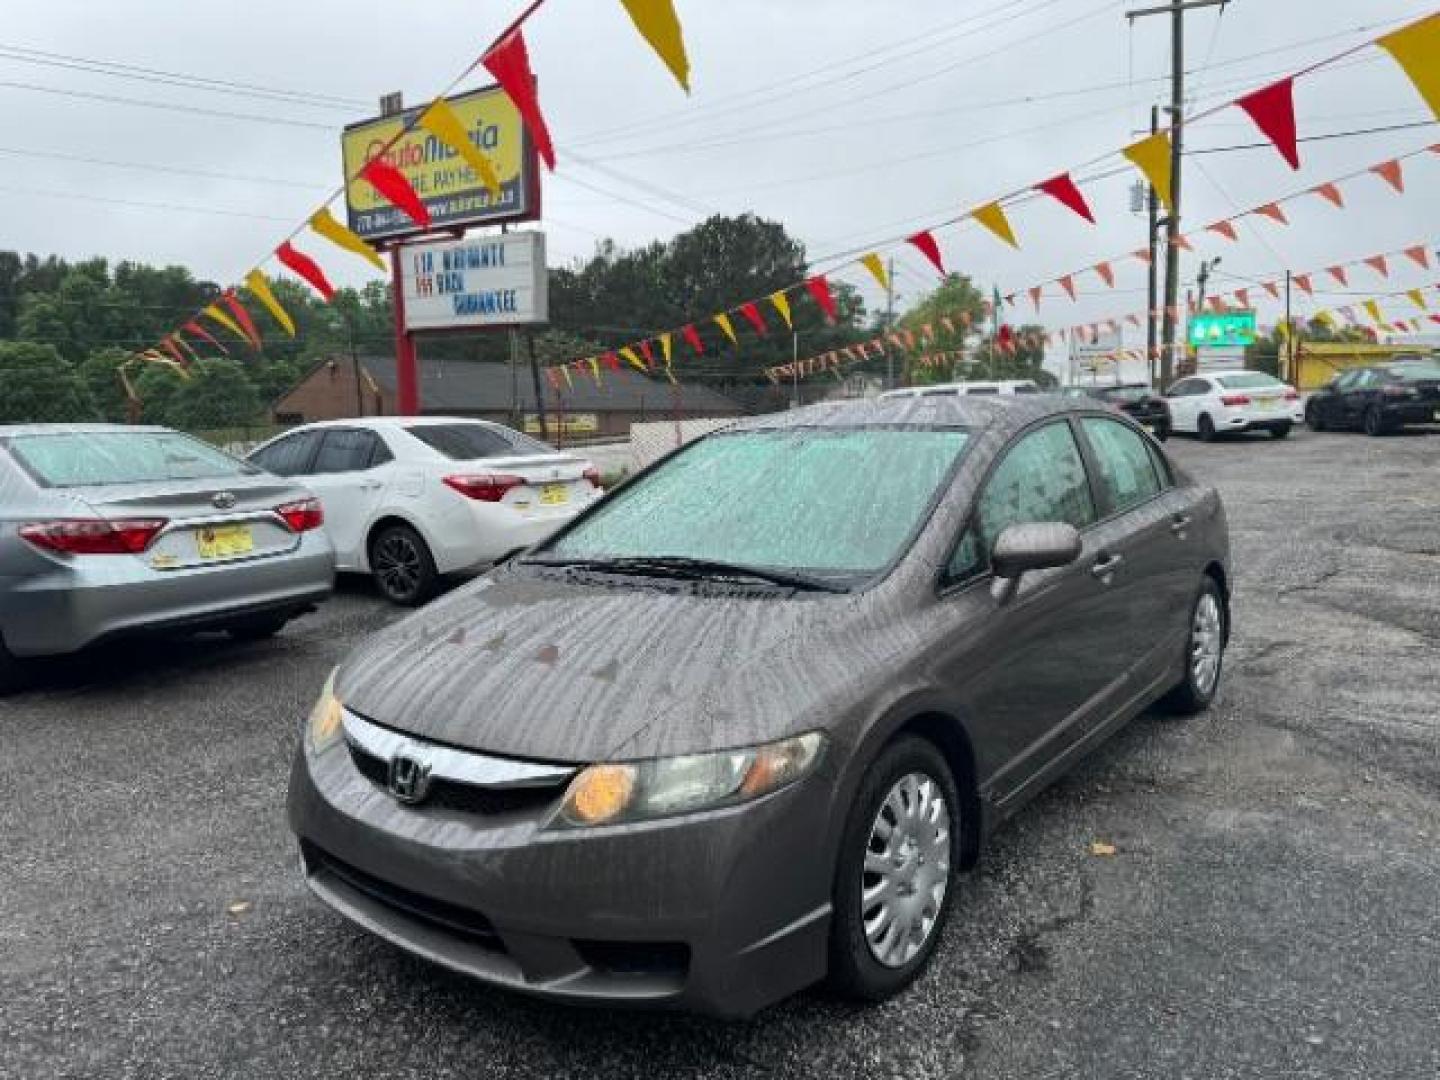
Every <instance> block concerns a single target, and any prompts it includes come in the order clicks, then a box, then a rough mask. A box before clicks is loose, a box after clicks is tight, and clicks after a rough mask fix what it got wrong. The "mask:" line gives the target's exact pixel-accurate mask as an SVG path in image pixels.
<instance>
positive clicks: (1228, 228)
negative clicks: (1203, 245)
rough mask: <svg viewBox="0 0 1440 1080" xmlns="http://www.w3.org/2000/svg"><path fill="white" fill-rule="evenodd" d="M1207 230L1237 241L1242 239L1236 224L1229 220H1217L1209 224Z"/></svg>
mask: <svg viewBox="0 0 1440 1080" xmlns="http://www.w3.org/2000/svg"><path fill="white" fill-rule="evenodd" d="M1206 232H1213V233H1219V234H1220V235H1221V236H1223V237H1225V239H1226V240H1231V241H1235V240H1239V239H1240V236H1239V234H1238V233H1236V232H1235V226H1234V224H1233V223H1232V222H1229V221H1217V222H1215V224H1214V225H1211V226H1209V227H1208V228H1207V229H1206Z"/></svg>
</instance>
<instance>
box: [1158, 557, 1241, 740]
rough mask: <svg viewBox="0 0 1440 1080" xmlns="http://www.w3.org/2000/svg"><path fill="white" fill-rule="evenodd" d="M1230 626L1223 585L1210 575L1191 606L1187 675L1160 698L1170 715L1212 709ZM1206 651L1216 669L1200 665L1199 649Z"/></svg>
mask: <svg viewBox="0 0 1440 1080" xmlns="http://www.w3.org/2000/svg"><path fill="white" fill-rule="evenodd" d="M1227 637H1228V627H1227V625H1226V617H1225V598H1224V597H1223V596H1221V595H1220V586H1219V585H1217V584H1216V583H1215V579H1214V578H1212V577H1211V576H1210V575H1209V574H1206V575H1205V576H1204V577H1203V578H1201V581H1200V592H1199V593H1198V594H1197V595H1196V597H1195V603H1194V604H1192V605H1191V607H1190V622H1189V628H1188V630H1187V631H1186V634H1185V675H1184V677H1183V678H1181V680H1180V681H1179V682H1178V683H1176V684H1175V685H1174V686H1173V687H1171V689H1170V691H1169V692H1168V693H1167V694H1166V695H1165V696H1164V697H1163V698H1161V699H1160V704H1161V706H1162V707H1164V708H1165V710H1166V711H1167V712H1170V713H1173V714H1175V715H1176V716H1194V715H1195V714H1196V713H1202V712H1204V711H1205V710H1206V709H1208V708H1209V707H1210V703H1211V702H1212V701H1214V700H1215V692H1216V690H1218V689H1219V687H1220V676H1221V674H1222V673H1223V670H1224V666H1225V642H1226V638H1227ZM1202 648H1203V649H1205V650H1206V651H1207V652H1208V653H1210V658H1211V659H1212V660H1213V669H1212V668H1205V667H1202V666H1201V665H1200V662H1199V660H1200V657H1199V650H1200V649H1202Z"/></svg>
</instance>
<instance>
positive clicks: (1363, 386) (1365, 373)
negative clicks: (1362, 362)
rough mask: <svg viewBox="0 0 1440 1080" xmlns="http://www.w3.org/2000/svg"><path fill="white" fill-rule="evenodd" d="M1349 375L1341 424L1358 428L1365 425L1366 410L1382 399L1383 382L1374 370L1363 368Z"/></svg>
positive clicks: (1343, 397)
mask: <svg viewBox="0 0 1440 1080" xmlns="http://www.w3.org/2000/svg"><path fill="white" fill-rule="evenodd" d="M1348 374H1349V375H1350V376H1351V378H1350V380H1349V382H1347V383H1346V384H1345V390H1344V394H1343V396H1342V401H1343V404H1342V406H1341V408H1342V411H1341V416H1340V422H1341V423H1342V424H1344V425H1345V426H1347V427H1357V428H1358V427H1360V426H1361V425H1362V424H1363V423H1364V420H1365V410H1366V409H1368V408H1369V407H1370V404H1371V402H1373V401H1376V400H1377V399H1378V398H1379V397H1380V382H1381V380H1380V377H1379V373H1378V372H1376V371H1375V370H1374V369H1373V368H1361V369H1360V370H1358V371H1352V372H1349V373H1348Z"/></svg>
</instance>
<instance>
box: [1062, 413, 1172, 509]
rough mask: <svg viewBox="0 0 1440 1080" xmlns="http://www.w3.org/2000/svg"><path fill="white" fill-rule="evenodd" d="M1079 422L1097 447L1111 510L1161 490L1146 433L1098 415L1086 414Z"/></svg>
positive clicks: (1103, 489)
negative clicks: (1145, 437) (1147, 444)
mask: <svg viewBox="0 0 1440 1080" xmlns="http://www.w3.org/2000/svg"><path fill="white" fill-rule="evenodd" d="M1080 424H1081V427H1083V428H1084V430H1085V437H1086V438H1087V439H1089V440H1090V446H1091V448H1092V449H1093V450H1094V451H1095V461H1096V464H1097V465H1098V466H1099V470H1100V475H1099V476H1098V477H1097V479H1098V480H1099V486H1100V491H1101V494H1102V495H1103V497H1104V499H1105V501H1106V503H1107V504H1108V505H1109V507H1110V510H1111V511H1112V512H1114V513H1119V512H1121V511H1122V510H1128V509H1130V507H1132V506H1138V505H1139V504H1140V503H1142V502H1145V501H1146V500H1147V499H1150V498H1153V497H1154V496H1156V495H1158V494H1159V493H1160V478H1159V477H1158V476H1156V474H1155V462H1154V459H1153V458H1152V457H1151V456H1150V450H1149V449H1148V448H1147V447H1146V445H1145V439H1144V437H1143V436H1141V435H1140V434H1139V433H1138V432H1135V431H1132V430H1131V429H1130V428H1128V427H1126V426H1125V425H1124V424H1121V423H1117V422H1116V421H1114V420H1107V419H1105V418H1104V417H1099V416H1087V417H1084V418H1083V419H1082V420H1081V421H1080Z"/></svg>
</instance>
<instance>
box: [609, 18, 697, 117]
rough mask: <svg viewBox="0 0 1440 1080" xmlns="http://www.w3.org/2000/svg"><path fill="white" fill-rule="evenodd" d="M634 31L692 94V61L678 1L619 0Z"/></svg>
mask: <svg viewBox="0 0 1440 1080" xmlns="http://www.w3.org/2000/svg"><path fill="white" fill-rule="evenodd" d="M620 2H621V3H622V4H624V5H625V10H626V11H628V12H629V13H630V18H631V19H632V20H633V21H634V23H635V29H637V30H639V31H640V34H641V36H642V37H644V38H645V40H646V41H648V42H649V43H650V47H651V48H652V49H654V50H655V51H656V53H658V54H659V56H660V59H661V60H663V61H665V66H666V67H667V68H669V69H670V73H671V74H672V75H674V76H675V79H676V81H678V82H679V83H680V85H681V86H682V87H684V88H685V92H686V93H687V94H688V93H689V92H690V58H689V57H688V56H686V55H685V34H684V32H683V31H682V30H681V29H680V19H679V17H678V16H677V15H676V14H675V0H620Z"/></svg>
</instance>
